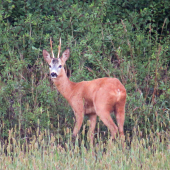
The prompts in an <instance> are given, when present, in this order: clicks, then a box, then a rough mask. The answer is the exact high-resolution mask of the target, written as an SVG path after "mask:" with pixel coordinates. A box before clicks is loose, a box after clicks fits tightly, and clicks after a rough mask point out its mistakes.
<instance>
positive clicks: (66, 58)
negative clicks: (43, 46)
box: [61, 48, 70, 65]
mask: <svg viewBox="0 0 170 170" xmlns="http://www.w3.org/2000/svg"><path fill="white" fill-rule="evenodd" d="M69 57H70V49H69V48H68V49H66V50H65V51H64V52H63V54H62V57H61V60H62V63H63V65H64V64H65V62H66V61H67V60H68V58H69Z"/></svg>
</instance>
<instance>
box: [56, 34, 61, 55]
mask: <svg viewBox="0 0 170 170" xmlns="http://www.w3.org/2000/svg"><path fill="white" fill-rule="evenodd" d="M60 50H61V37H60V41H59V46H58V57H57V58H59V57H60Z"/></svg>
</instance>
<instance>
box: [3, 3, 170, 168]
mask: <svg viewBox="0 0 170 170" xmlns="http://www.w3.org/2000/svg"><path fill="white" fill-rule="evenodd" d="M169 11H170V5H169V0H164V1H162V0H157V1H148V0H140V1H138V2H137V1H133V0H129V1H124V0H115V1H113V0H86V1H85V0H84V1H75V0H67V1H64V0H63V1H55V0H36V1H34V0H25V1H20V0H5V1H2V3H0V61H1V62H0V169H10V170H11V169H17V170H18V169H22V170H23V169H30V170H32V169H154V170H155V169H167V170H168V169H170V163H169V160H170V22H169V21H170V13H169ZM50 37H51V38H52V41H53V50H54V54H55V56H57V53H58V44H59V38H60V37H61V42H62V43H61V53H62V52H63V51H64V50H65V49H66V48H67V47H69V48H70V51H71V52H70V58H69V60H68V61H67V64H66V65H65V70H66V71H67V74H68V77H70V80H71V81H73V82H80V81H89V80H93V79H96V78H102V77H116V78H118V79H119V80H120V81H121V82H122V84H123V85H124V86H125V88H126V92H127V100H126V106H125V113H126V117H125V123H124V131H125V141H124V145H123V147H122V142H121V141H120V139H119V137H117V138H116V139H115V140H114V141H111V140H110V132H109V131H108V129H107V127H106V126H105V125H104V124H103V122H102V121H100V120H99V119H97V126H96V129H95V142H94V146H93V147H92V146H90V144H89V138H88V134H89V132H88V129H89V128H88V127H89V122H88V119H87V118H86V117H85V119H84V122H83V126H82V128H81V130H80V132H79V135H78V137H77V138H76V141H73V139H72V137H71V135H72V131H73V128H74V124H75V118H74V113H73V110H72V109H71V107H70V106H69V104H68V102H67V101H66V100H65V99H64V97H62V95H61V94H60V93H59V92H58V90H57V89H56V87H55V86H54V84H53V82H52V81H51V79H50V76H49V68H48V67H49V66H48V64H47V63H46V62H45V61H44V58H43V55H42V51H43V49H46V50H47V51H50ZM112 118H113V120H114V122H115V123H116V119H115V117H114V115H113V116H112Z"/></svg>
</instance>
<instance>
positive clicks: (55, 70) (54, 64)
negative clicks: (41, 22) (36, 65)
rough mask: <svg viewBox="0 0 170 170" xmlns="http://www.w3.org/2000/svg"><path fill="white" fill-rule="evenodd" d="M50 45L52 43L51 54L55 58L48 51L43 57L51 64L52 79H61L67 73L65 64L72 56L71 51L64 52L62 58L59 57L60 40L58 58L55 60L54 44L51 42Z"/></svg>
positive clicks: (44, 51)
mask: <svg viewBox="0 0 170 170" xmlns="http://www.w3.org/2000/svg"><path fill="white" fill-rule="evenodd" d="M50 43H51V53H52V56H53V57H51V56H50V54H49V53H48V52H47V51H46V50H43V57H44V59H45V61H46V62H47V63H48V64H49V69H50V75H51V78H53V79H55V78H57V77H60V76H62V75H63V74H64V72H65V71H64V64H65V62H66V61H67V59H68V58H69V56H70V50H69V49H66V50H65V51H64V52H63V54H62V56H61V57H59V55H60V49H61V40H60V45H59V50H58V57H57V58H55V57H54V54H53V50H52V42H51V41H50Z"/></svg>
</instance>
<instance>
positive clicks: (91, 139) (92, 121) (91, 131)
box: [89, 113, 97, 146]
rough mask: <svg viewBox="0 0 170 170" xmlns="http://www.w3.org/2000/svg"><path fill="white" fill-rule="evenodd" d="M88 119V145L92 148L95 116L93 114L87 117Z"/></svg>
mask: <svg viewBox="0 0 170 170" xmlns="http://www.w3.org/2000/svg"><path fill="white" fill-rule="evenodd" d="M89 119H90V128H89V132H90V134H89V135H90V136H89V137H90V143H91V146H93V138H94V130H95V127H96V119H97V115H96V114H95V113H94V114H93V113H92V114H90V115H89Z"/></svg>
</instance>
